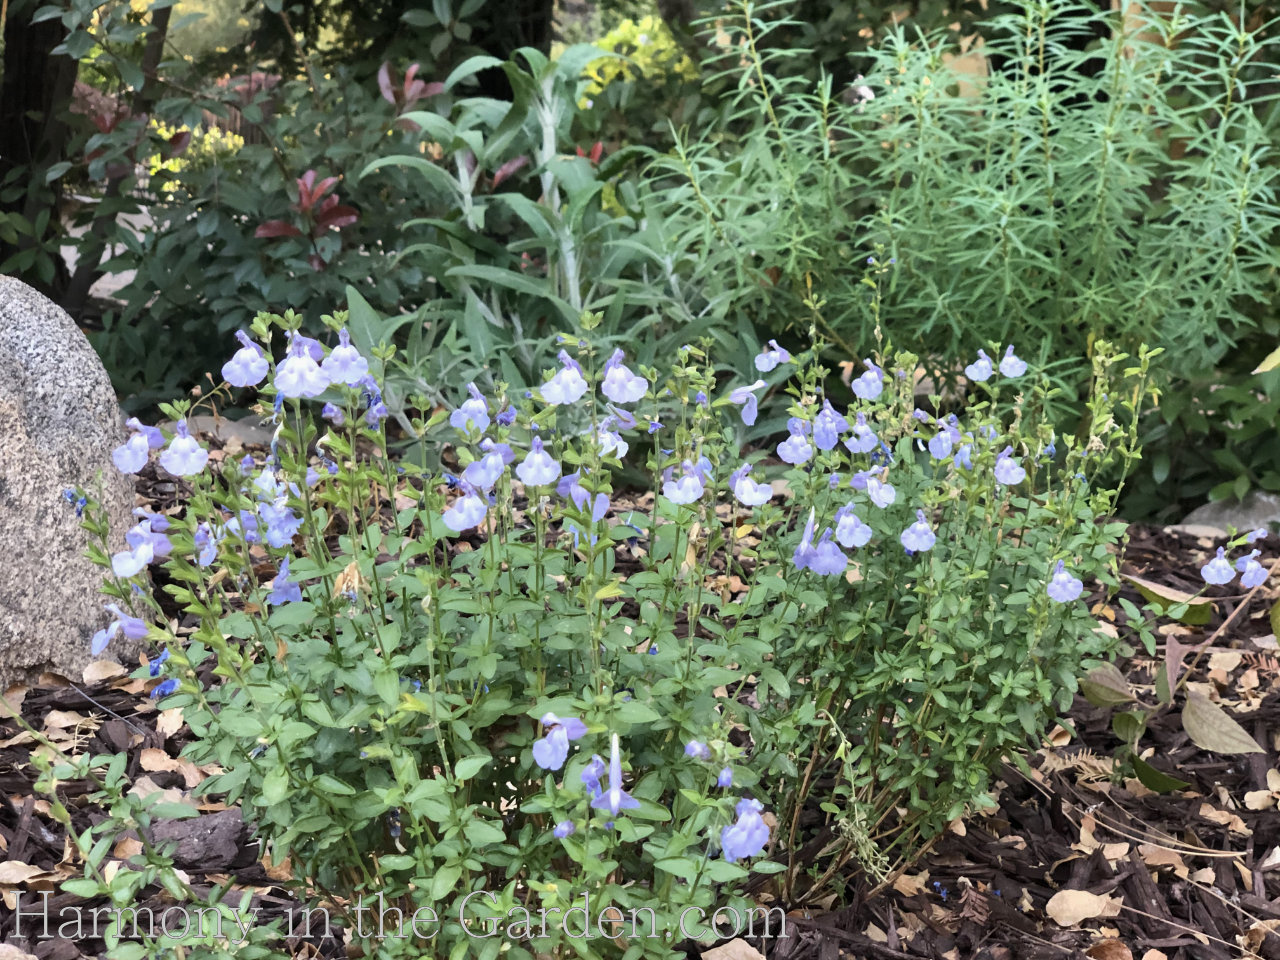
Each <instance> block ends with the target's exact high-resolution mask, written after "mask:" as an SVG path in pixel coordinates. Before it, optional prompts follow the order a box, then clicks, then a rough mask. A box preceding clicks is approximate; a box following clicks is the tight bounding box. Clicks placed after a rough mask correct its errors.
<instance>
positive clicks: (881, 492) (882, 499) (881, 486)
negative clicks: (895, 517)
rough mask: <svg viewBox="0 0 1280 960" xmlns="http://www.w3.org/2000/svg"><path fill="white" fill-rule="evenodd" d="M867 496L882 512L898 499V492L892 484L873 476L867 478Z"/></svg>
mask: <svg viewBox="0 0 1280 960" xmlns="http://www.w3.org/2000/svg"><path fill="white" fill-rule="evenodd" d="M867 496H868V497H870V498H871V502H872V503H874V504H875V505H876V506H877V507H879V508H880V509H882V510H883V509H884V508H885V507H887V506H889V504H891V503H893V502H894V501H895V500H897V499H898V491H897V490H895V489H894V488H893V484H891V483H886V482H885V481H883V480H881V479H880V478H879V477H877V476H875V475H874V474H873V475H871V476H869V477H867Z"/></svg>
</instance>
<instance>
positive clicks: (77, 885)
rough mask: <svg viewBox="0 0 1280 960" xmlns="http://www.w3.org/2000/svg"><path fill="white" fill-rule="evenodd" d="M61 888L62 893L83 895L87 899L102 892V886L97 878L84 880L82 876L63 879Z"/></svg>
mask: <svg viewBox="0 0 1280 960" xmlns="http://www.w3.org/2000/svg"><path fill="white" fill-rule="evenodd" d="M62 889H63V892H64V893H70V894H72V895H74V896H77V897H83V898H84V899H85V900H89V899H91V898H93V897H96V896H97V895H98V894H99V893H101V892H102V887H101V886H100V885H99V883H98V881H97V880H86V879H83V878H81V879H78V880H66V881H64V882H63V884H62Z"/></svg>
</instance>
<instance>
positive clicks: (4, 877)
mask: <svg viewBox="0 0 1280 960" xmlns="http://www.w3.org/2000/svg"><path fill="white" fill-rule="evenodd" d="M51 876H52V874H51V873H49V872H48V871H47V870H43V869H41V868H40V867H33V866H32V865H31V864H29V863H23V862H22V861H21V860H6V861H5V862H4V863H0V883H3V884H6V885H9V886H13V885H16V884H19V883H29V882H31V881H32V880H36V879H42V878H46V877H51Z"/></svg>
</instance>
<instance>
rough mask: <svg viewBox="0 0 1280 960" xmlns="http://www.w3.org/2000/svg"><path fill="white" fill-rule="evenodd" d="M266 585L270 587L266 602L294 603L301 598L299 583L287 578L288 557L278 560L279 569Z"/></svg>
mask: <svg viewBox="0 0 1280 960" xmlns="http://www.w3.org/2000/svg"><path fill="white" fill-rule="evenodd" d="M267 586H269V587H271V592H270V593H269V594H267V603H275V604H281V603H295V602H297V601H299V600H301V599H302V587H301V585H299V584H297V583H294V582H293V581H292V580H290V579H289V558H288V557H285V558H284V559H283V560H281V561H280V569H279V570H278V571H277V572H276V576H275V579H274V580H272V581H271V582H270V583H269V584H267Z"/></svg>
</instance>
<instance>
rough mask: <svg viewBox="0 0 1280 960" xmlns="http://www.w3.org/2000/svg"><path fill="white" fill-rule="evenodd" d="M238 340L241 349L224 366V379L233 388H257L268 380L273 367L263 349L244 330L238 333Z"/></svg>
mask: <svg viewBox="0 0 1280 960" xmlns="http://www.w3.org/2000/svg"><path fill="white" fill-rule="evenodd" d="M236 339H237V340H239V341H240V344H241V346H240V349H239V350H237V351H236V352H235V353H234V354H232V356H231V359H230V360H228V361H227V362H226V363H224V364H223V365H222V379H223V380H225V381H227V383H229V384H231V385H232V386H233V387H256V386H257V385H258V384H260V383H261V382H262V381H263V379H265V378H266V376H267V371H269V370H270V369H271V365H270V364H269V363H267V358H266V357H265V356H264V355H263V352H262V348H261V347H260V346H258V345H257V344H256V343H254V342H253V341H252V340H250V339H249V335H248V334H247V333H245V332H244V331H243V330H237V331H236Z"/></svg>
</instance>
